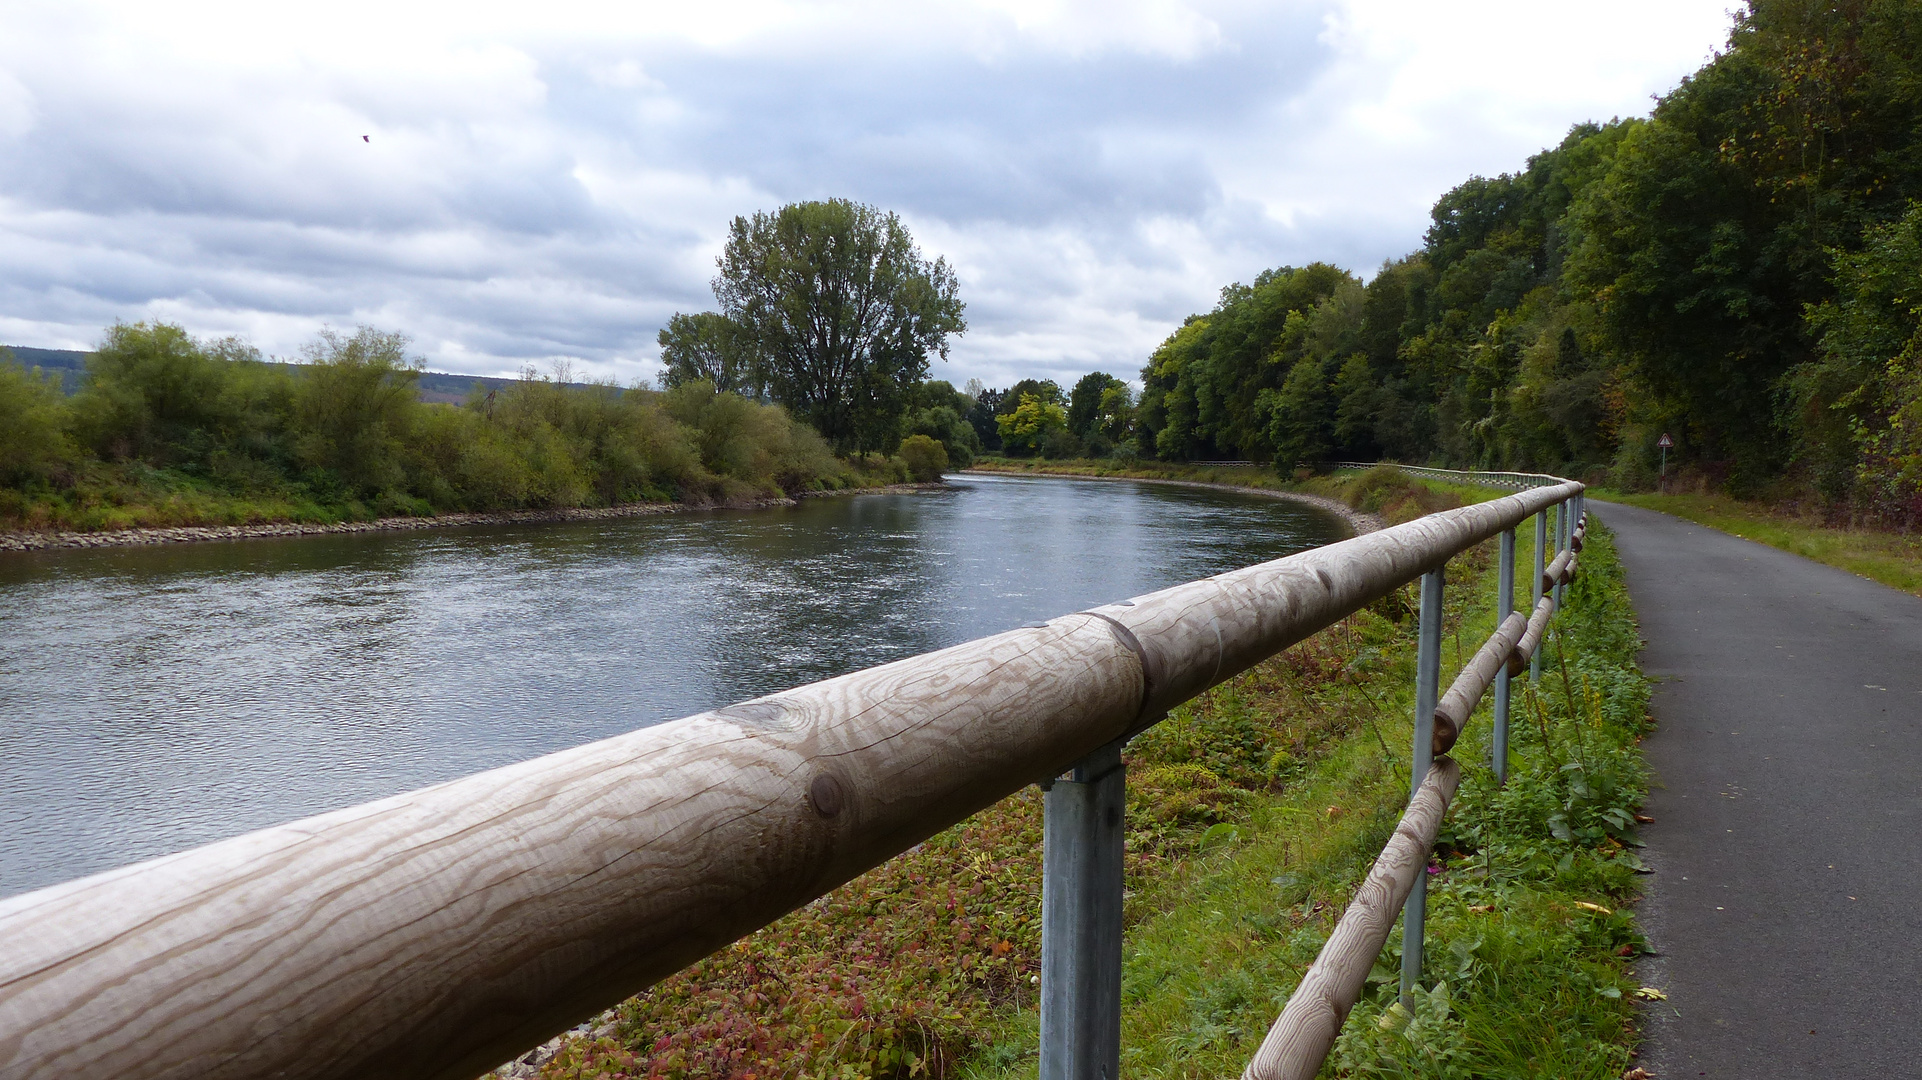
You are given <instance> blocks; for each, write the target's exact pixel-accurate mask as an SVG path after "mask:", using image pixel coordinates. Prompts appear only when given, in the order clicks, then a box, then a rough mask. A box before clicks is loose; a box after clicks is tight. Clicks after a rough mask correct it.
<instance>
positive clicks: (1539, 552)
mask: <svg viewBox="0 0 1922 1080" xmlns="http://www.w3.org/2000/svg"><path fill="white" fill-rule="evenodd" d="M1547 569H1548V511H1546V510H1542V511H1540V512H1538V513H1537V514H1536V515H1535V589H1534V593H1535V602H1534V603H1533V604H1532V605H1530V606H1529V609H1528V613H1529V615H1530V616H1531V617H1533V615H1534V614H1535V609H1536V608H1538V607H1540V606H1541V604H1542V573H1543V572H1544V571H1546V570H1547ZM1541 681H1542V651H1541V650H1540V649H1536V650H1535V653H1534V655H1532V656H1530V657H1529V658H1528V682H1529V685H1531V686H1532V685H1534V684H1535V683H1538V682H1541Z"/></svg>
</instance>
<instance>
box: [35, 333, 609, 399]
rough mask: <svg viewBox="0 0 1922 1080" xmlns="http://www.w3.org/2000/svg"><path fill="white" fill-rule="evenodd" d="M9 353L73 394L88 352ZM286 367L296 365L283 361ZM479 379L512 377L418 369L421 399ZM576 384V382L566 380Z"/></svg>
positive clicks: (497, 383) (460, 393)
mask: <svg viewBox="0 0 1922 1080" xmlns="http://www.w3.org/2000/svg"><path fill="white" fill-rule="evenodd" d="M0 349H6V350H8V351H10V352H12V353H13V358H14V359H15V360H18V361H19V362H20V363H22V364H24V365H26V366H27V367H29V368H36V367H37V368H40V369H41V370H43V371H46V372H47V373H49V374H52V373H54V372H59V374H60V389H61V391H62V392H63V393H66V394H73V393H75V392H76V391H78V390H79V389H80V383H81V380H82V379H84V378H86V374H87V357H89V356H92V355H93V354H92V353H89V352H80V351H78V350H76V349H35V348H31V347H28V346H26V345H0ZM283 366H286V367H297V366H299V365H295V364H287V365H283ZM475 383H479V384H481V385H482V386H483V387H485V388H487V389H489V390H499V389H501V388H503V387H507V386H512V385H513V384H514V380H513V379H496V378H490V377H488V376H485V375H455V374H453V373H451V372H445V371H423V372H421V373H420V383H419V386H420V399H421V400H422V401H445V402H451V403H453V404H456V405H458V404H460V403H461V402H463V401H466V400H467V395H468V393H469V392H471V391H472V390H473V389H474V384H475ZM568 385H570V386H578V385H581V384H578V383H569V384H568Z"/></svg>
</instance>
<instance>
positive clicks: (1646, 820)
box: [1635, 814, 1655, 825]
mask: <svg viewBox="0 0 1922 1080" xmlns="http://www.w3.org/2000/svg"><path fill="white" fill-rule="evenodd" d="M1635 820H1636V821H1639V822H1641V823H1642V824H1644V825H1652V824H1654V823H1655V819H1654V818H1652V817H1649V816H1648V815H1647V814H1636V815H1635Z"/></svg>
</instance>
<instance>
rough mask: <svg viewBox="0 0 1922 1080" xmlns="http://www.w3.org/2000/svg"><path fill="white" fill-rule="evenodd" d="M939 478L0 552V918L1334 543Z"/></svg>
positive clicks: (1207, 494)
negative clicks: (588, 746) (547, 756)
mask: <svg viewBox="0 0 1922 1080" xmlns="http://www.w3.org/2000/svg"><path fill="white" fill-rule="evenodd" d="M1346 534H1347V532H1346V529H1345V527H1344V526H1343V525H1342V524H1341V523H1339V522H1338V521H1336V520H1335V519H1333V518H1332V517H1331V516H1329V515H1327V514H1325V513H1323V512H1322V511H1318V510H1314V509H1312V508H1308V507H1304V506H1302V505H1299V504H1296V503H1292V502H1287V501H1284V500H1280V499H1272V498H1265V497H1260V496H1245V495H1236V494H1232V493H1228V492H1217V491H1205V490H1196V489H1188V488H1176V487H1167V486H1159V485H1147V484H1135V483H1126V482H1100V483H1093V482H1086V481H1071V480H1050V479H1041V478H1017V477H1007V478H1002V477H976V476H969V477H960V478H956V479H955V481H954V482H953V483H951V485H950V486H949V488H948V489H947V490H943V491H934V492H917V493H913V494H903V495H861V496H852V497H843V498H828V499H810V500H807V501H805V502H803V503H802V504H801V505H799V506H797V507H794V508H791V509H775V510H751V511H711V512H700V513H690V514H672V515H661V516H658V517H643V518H626V519H617V520H610V521H583V522H570V523H564V524H543V525H518V526H499V527H473V528H461V529H445V530H434V531H429V532H407V533H387V534H371V535H368V534H362V535H353V536H321V537H303V538H290V539H272V540H243V541H235V542H215V543H201V544H191V545H181V546H174V547H145V548H138V547H135V548H117V549H114V548H110V549H104V550H92V551H54V552H40V553H28V554H0V895H7V894H11V893H17V892H21V891H23V890H27V889H32V888H38V887H40V886H43V885H49V884H53V883H55V882H58V881H64V880H67V879H69V878H74V877H79V876H82V875H85V874H89V873H94V872H96V871H100V870H105V869H109V868H111V867H114V866H119V865H122V864H125V863H129V862H133V861H136V860H139V859H144V858H148V857H151V856H155V855H161V854H166V853H169V852H174V851H180V850H184V849H186V848H189V847H194V846H197V845H199V844H204V843H207V842H209V841H212V840H218V839H221V838H223V837H227V836H232V835H235V834H238V833H241V832H246V831H248V830H251V829H256V828H260V827H262V826H266V825H273V824H277V823H279V822H283V821H289V820H292V819H294V818H299V817H305V816H307V815H309V814H314V813H318V812H321V811H324V810H330V809H333V808H336V807H340V806H348V805H352V804H354V803H358V802H364V801H367V800H369V799H375V798H380V797H382V796H385V795H391V794H395V793H397V792H401V791H406V790H409V789H411V788H416V787H420V786H423V785H425V784H430V783H434V782H436V781H440V780H447V779H451V778H453V777H456V776H463V775H466V774H468V773H472V772H476V771H478V770H481V769H486V768H491V767H493V766H497V765H503V764H507V763H510V762H514V761H519V760H522V759H525V758H529V757H533V756H535V755H538V754H544V753H548V752H551V751H554V750H559V749H563V748H565V747H569V746H575V745H578V744H580V743H584V742H588V741H591V740H594V739H599V738H603V737H606V736H608V735H613V734H617V733H619V732H622V731H627V730H630V729H633V728H636V727H642V726H645V725H648V724H654V723H659V722H660V721H663V720H669V719H673V718H675V717H680V716H685V715H688V714H689V713H694V712H699V711H701V710H702V709H707V708H712V707H715V706H719V705H725V704H728V703H731V702H735V701H740V700H742V699H745V698H750V697H755V696H758V695H760V694H766V693H771V692H773V691H775V690H780V689H784V688H786V687H789V686H794V685H797V684H799V683H804V682H811V681H814V680H816V679H823V678H827V677H829V676H832V675H839V674H842V673H844V672H848V671H854V670H857V669H859V668H864V667H869V666H872V665H874V664H880V663H885V662H886V661H889V660H896V659H900V658H902V657H905V656H912V655H914V654H916V653H921V652H926V651H928V650H931V649H938V648H942V647H945V646H948V645H954V644H957V643H959V642H963V641H967V640H969V639H971V638H976V637H981V636H983V635H986V634H992V633H997V632H999V631H1002V630H1007V629H1009V628H1011V627H1015V626H1019V625H1021V624H1022V623H1025V622H1032V621H1035V620H1039V619H1046V618H1051V617H1053V616H1056V615H1060V614H1063V613H1065V612H1069V611H1075V610H1079V609H1081V608H1086V607H1090V606H1093V605H1095V604H1099V603H1105V602H1107V601H1110V600H1117V599H1122V598H1125V597H1128V596H1132V595H1136V594H1139V593H1143V592H1148V591H1151V590H1153V589H1158V588H1161V587H1163V586H1167V585H1173V584H1176V583H1179V582H1182V581H1188V580H1192V579H1194V578H1199V577H1205V576H1207V575H1209V574H1214V573H1219V572H1220V571H1223V570H1227V569H1232V568H1235V567H1239V566H1245V565H1248V564H1250V563H1255V562H1260V561H1263V560H1266V559H1272V558H1277V557H1279V556H1282V555H1286V554H1290V553H1292V552H1295V551H1300V550H1303V549H1305V548H1309V547H1313V546H1316V545H1318V544H1323V543H1327V542H1329V541H1331V540H1337V539H1340V538H1342V537H1343V536H1345V535H1346Z"/></svg>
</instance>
